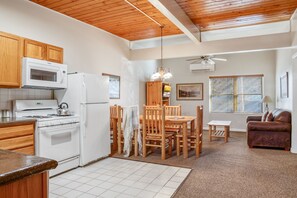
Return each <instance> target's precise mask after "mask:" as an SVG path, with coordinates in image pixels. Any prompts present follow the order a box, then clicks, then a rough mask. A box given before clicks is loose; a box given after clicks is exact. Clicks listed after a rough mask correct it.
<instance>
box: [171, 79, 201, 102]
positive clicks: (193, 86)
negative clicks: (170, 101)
mask: <svg viewBox="0 0 297 198" xmlns="http://www.w3.org/2000/svg"><path fill="white" fill-rule="evenodd" d="M176 100H203V83H183V84H176Z"/></svg>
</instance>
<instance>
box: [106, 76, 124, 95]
mask: <svg viewBox="0 0 297 198" xmlns="http://www.w3.org/2000/svg"><path fill="white" fill-rule="evenodd" d="M102 76H108V77H109V99H120V96H121V77H120V76H117V75H112V74H106V73H102Z"/></svg>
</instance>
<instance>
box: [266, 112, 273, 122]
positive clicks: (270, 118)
mask: <svg viewBox="0 0 297 198" xmlns="http://www.w3.org/2000/svg"><path fill="white" fill-rule="evenodd" d="M265 121H266V122H271V121H273V115H272V112H270V113H269V114H268V115H267V117H266V120H265Z"/></svg>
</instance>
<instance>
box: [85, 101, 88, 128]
mask: <svg viewBox="0 0 297 198" xmlns="http://www.w3.org/2000/svg"><path fill="white" fill-rule="evenodd" d="M84 114H85V115H84V117H85V126H86V127H87V120H88V109H87V105H86V104H85V108H84Z"/></svg>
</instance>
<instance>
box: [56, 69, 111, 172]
mask: <svg viewBox="0 0 297 198" xmlns="http://www.w3.org/2000/svg"><path fill="white" fill-rule="evenodd" d="M108 87H109V79H108V77H107V76H99V75H95V74H85V73H75V74H69V75H68V88H67V90H55V92H54V93H55V97H56V98H57V99H58V101H59V102H67V104H68V105H69V109H70V110H71V111H74V113H75V114H78V115H80V122H81V128H80V129H81V136H80V137H81V138H80V165H81V166H84V165H86V164H89V163H91V162H93V161H96V160H98V159H100V158H104V157H107V156H108V155H109V154H110V131H109V127H110V124H109V122H110V120H109V92H108Z"/></svg>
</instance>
